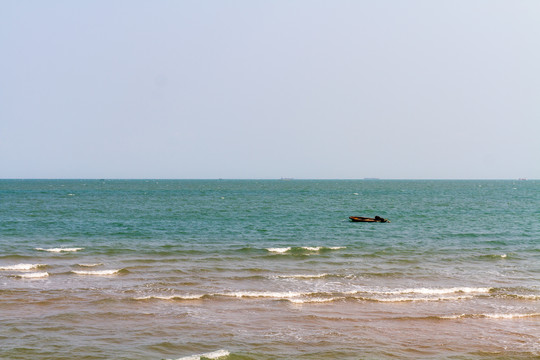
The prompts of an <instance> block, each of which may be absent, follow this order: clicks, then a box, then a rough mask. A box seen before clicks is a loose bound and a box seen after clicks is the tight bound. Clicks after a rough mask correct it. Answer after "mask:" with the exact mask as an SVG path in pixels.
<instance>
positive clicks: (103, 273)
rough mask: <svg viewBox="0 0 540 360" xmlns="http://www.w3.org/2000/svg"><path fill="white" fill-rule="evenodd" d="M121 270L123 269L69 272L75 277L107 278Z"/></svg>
mask: <svg viewBox="0 0 540 360" xmlns="http://www.w3.org/2000/svg"><path fill="white" fill-rule="evenodd" d="M122 270H123V269H113V270H95V271H83V270H71V272H72V273H74V274H77V275H94V276H108V275H116V274H118V273H119V272H120V271H122Z"/></svg>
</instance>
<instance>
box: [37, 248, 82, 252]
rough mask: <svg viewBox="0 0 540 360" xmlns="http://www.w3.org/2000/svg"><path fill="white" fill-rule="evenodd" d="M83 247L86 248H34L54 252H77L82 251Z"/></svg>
mask: <svg viewBox="0 0 540 360" xmlns="http://www.w3.org/2000/svg"><path fill="white" fill-rule="evenodd" d="M83 249H84V248H52V249H43V248H34V250H38V251H47V252H53V253H61V252H77V251H80V250H83Z"/></svg>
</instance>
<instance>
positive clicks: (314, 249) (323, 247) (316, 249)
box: [302, 246, 345, 251]
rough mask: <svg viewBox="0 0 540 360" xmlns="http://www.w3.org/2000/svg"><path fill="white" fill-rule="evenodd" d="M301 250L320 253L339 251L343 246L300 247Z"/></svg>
mask: <svg viewBox="0 0 540 360" xmlns="http://www.w3.org/2000/svg"><path fill="white" fill-rule="evenodd" d="M302 249H305V250H308V251H321V250H326V249H328V250H339V249H345V246H329V247H325V246H302Z"/></svg>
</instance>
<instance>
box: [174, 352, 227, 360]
mask: <svg viewBox="0 0 540 360" xmlns="http://www.w3.org/2000/svg"><path fill="white" fill-rule="evenodd" d="M230 354H231V353H230V352H228V351H227V350H218V351H213V352H208V353H204V354H197V355H190V356H185V357H181V358H178V359H176V360H201V359H203V358H204V359H219V358H222V357H225V356H229V355H230Z"/></svg>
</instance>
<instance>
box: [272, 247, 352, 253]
mask: <svg viewBox="0 0 540 360" xmlns="http://www.w3.org/2000/svg"><path fill="white" fill-rule="evenodd" d="M345 248H346V247H345V246H329V247H326V246H301V247H300V249H303V250H307V251H313V252H318V251H321V250H339V249H345ZM266 250H268V251H270V252H275V253H279V254H283V253H286V252H288V251H291V250H292V247H290V246H289V247H283V248H267V249H266Z"/></svg>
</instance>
